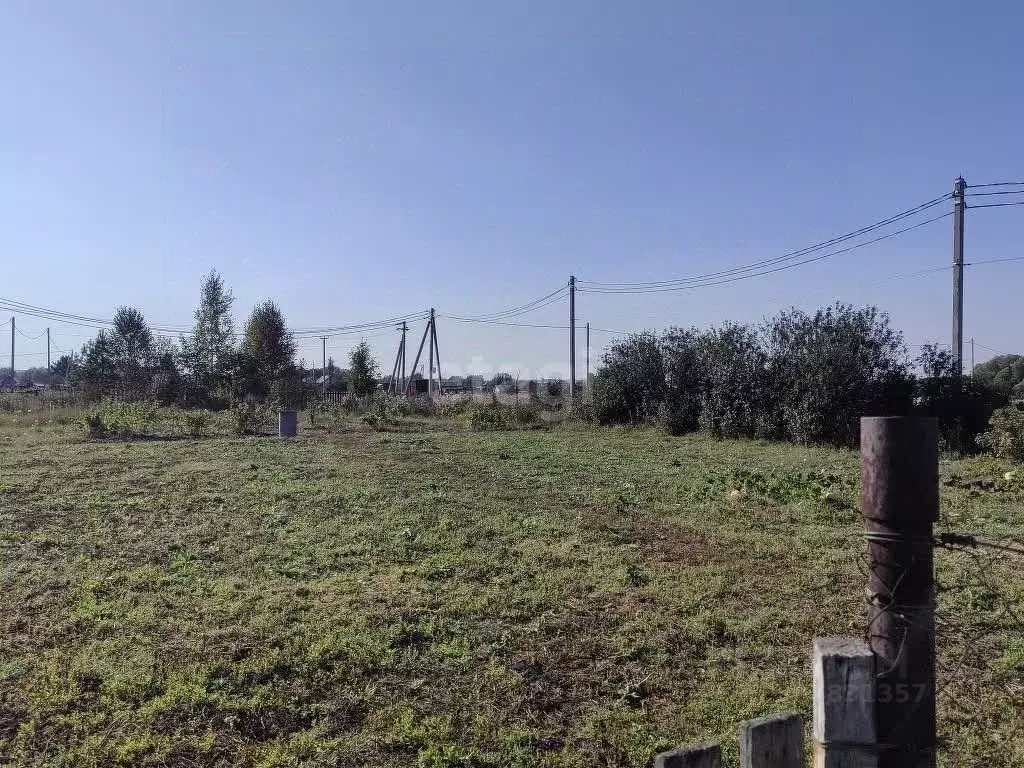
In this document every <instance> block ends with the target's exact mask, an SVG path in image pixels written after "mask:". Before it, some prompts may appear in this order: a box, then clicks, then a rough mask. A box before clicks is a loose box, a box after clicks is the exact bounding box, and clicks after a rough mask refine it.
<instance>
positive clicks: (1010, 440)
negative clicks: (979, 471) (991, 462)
mask: <svg viewBox="0 0 1024 768" xmlns="http://www.w3.org/2000/svg"><path fill="white" fill-rule="evenodd" d="M978 445H980V446H981V447H982V448H984V449H985V450H988V451H991V452H992V453H993V454H994V455H995V456H997V457H998V458H1000V459H1009V460H1010V461H1019V462H1024V410H1022V409H1020V408H1014V407H1009V408H1000V409H999V410H997V411H996V412H995V413H993V414H992V418H991V419H990V420H989V429H988V431H987V432H983V433H982V434H981V435H979V436H978Z"/></svg>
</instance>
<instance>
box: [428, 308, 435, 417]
mask: <svg viewBox="0 0 1024 768" xmlns="http://www.w3.org/2000/svg"><path fill="white" fill-rule="evenodd" d="M427 326H428V328H429V329H430V349H429V353H428V355H427V360H428V361H429V363H430V365H429V366H428V368H429V369H430V371H429V373H430V375H429V376H428V377H427V396H428V397H429V396H430V395H432V394H433V392H434V308H433V307H431V308H430V322H428V323H427Z"/></svg>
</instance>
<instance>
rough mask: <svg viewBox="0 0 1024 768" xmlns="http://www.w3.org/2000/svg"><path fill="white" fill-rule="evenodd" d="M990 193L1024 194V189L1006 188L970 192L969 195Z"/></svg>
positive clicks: (986, 195) (983, 195)
mask: <svg viewBox="0 0 1024 768" xmlns="http://www.w3.org/2000/svg"><path fill="white" fill-rule="evenodd" d="M990 195H1024V189H1005V190H1002V189H1000V190H995V191H992V192H969V193H968V194H967V196H968V197H988V196H990Z"/></svg>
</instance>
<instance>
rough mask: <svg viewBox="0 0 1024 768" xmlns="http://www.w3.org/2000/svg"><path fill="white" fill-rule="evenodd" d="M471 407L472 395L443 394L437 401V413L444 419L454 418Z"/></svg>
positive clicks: (463, 413)
mask: <svg viewBox="0 0 1024 768" xmlns="http://www.w3.org/2000/svg"><path fill="white" fill-rule="evenodd" d="M472 407H473V397H472V395H445V396H444V397H442V398H441V399H440V400H439V401H438V402H437V415H438V416H440V417H441V418H444V419H454V418H458V417H460V416H463V415H465V414H466V412H467V411H468V410H469V409H470V408H472Z"/></svg>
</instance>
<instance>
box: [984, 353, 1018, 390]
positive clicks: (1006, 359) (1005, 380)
mask: <svg viewBox="0 0 1024 768" xmlns="http://www.w3.org/2000/svg"><path fill="white" fill-rule="evenodd" d="M972 378H973V379H974V380H975V381H977V382H979V383H980V384H984V385H987V386H989V387H992V388H993V389H995V390H997V391H999V392H1001V393H1003V394H1004V395H1006V396H1007V397H1015V398H1021V399H1024V355H997V356H996V357H993V358H992V359H991V360H986V361H985V362H984V363H980V364H979V365H976V366H975V367H974V373H973V374H972Z"/></svg>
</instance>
